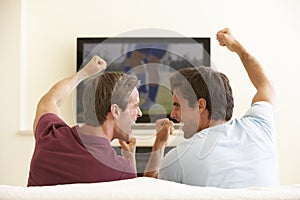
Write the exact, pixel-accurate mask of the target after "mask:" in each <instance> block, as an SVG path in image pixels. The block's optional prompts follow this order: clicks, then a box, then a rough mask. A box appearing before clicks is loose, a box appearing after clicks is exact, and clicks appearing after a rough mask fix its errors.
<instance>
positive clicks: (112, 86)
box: [82, 72, 140, 126]
mask: <svg viewBox="0 0 300 200" xmlns="http://www.w3.org/2000/svg"><path fill="white" fill-rule="evenodd" d="M139 85H140V82H139V80H138V79H137V78H136V77H135V76H132V75H127V74H123V73H118V72H106V73H104V74H102V75H100V76H98V77H96V78H93V79H90V80H88V82H87V84H86V88H85V90H84V93H83V97H82V104H83V120H84V123H86V124H89V125H91V126H99V125H102V124H103V123H104V122H105V120H106V116H107V114H108V113H109V112H110V107H111V105H112V104H117V105H118V106H119V107H120V108H121V109H122V110H123V111H124V110H126V108H127V106H128V102H129V97H130V95H131V93H132V91H133V89H134V88H135V87H138V86H139Z"/></svg>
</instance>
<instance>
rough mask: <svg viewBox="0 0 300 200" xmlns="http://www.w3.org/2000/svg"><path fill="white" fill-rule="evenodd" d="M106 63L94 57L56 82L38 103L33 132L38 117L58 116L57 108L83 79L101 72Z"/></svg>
mask: <svg viewBox="0 0 300 200" xmlns="http://www.w3.org/2000/svg"><path fill="white" fill-rule="evenodd" d="M105 68H106V63H105V61H104V60H102V59H101V58H100V57H98V56H94V57H93V58H92V59H91V60H90V61H89V62H88V64H87V65H86V66H85V67H84V68H82V69H81V70H80V71H78V72H77V73H75V74H73V75H72V76H69V77H67V78H65V79H63V80H61V81H59V82H57V83H56V84H55V85H54V86H53V87H52V88H51V89H50V90H49V91H48V92H47V93H46V94H45V95H44V96H43V97H42V98H41V100H40V101H39V103H38V105H37V110H36V114H35V119H34V123H33V132H34V133H35V129H36V126H37V123H38V121H39V119H40V117H41V116H42V115H43V114H46V113H54V114H57V115H59V107H60V106H61V105H62V103H63V102H64V101H65V100H66V99H67V97H68V96H69V95H70V94H71V92H72V91H73V90H74V88H75V87H76V86H77V85H78V84H79V83H80V82H81V81H83V80H84V79H86V78H89V77H91V76H92V75H95V74H97V73H98V72H101V71H103V70H104V69H105Z"/></svg>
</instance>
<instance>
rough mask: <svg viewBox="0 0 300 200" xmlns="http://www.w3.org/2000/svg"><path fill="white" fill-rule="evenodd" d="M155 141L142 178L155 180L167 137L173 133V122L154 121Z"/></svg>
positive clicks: (165, 120) (166, 120)
mask: <svg viewBox="0 0 300 200" xmlns="http://www.w3.org/2000/svg"><path fill="white" fill-rule="evenodd" d="M156 132H157V134H156V139H155V142H154V145H153V147H152V152H151V155H150V158H149V161H148V163H147V166H146V168H145V171H144V176H146V177H152V178H157V177H158V171H159V168H160V165H161V160H162V158H163V156H164V152H165V147H166V146H167V143H168V139H169V135H171V134H172V132H173V122H172V121H170V120H168V119H160V120H157V121H156Z"/></svg>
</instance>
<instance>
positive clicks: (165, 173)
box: [158, 147, 183, 183]
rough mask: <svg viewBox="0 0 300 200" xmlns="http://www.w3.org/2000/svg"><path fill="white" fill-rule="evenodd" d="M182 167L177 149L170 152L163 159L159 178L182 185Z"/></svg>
mask: <svg viewBox="0 0 300 200" xmlns="http://www.w3.org/2000/svg"><path fill="white" fill-rule="evenodd" d="M182 174H183V173H182V167H181V165H180V159H179V156H178V153H177V148H176V147H175V148H173V149H172V150H170V151H169V152H168V153H167V154H166V156H165V157H164V158H163V160H162V163H161V167H160V169H159V172H158V178H159V179H162V180H168V181H173V182H177V183H182V181H183V176H182Z"/></svg>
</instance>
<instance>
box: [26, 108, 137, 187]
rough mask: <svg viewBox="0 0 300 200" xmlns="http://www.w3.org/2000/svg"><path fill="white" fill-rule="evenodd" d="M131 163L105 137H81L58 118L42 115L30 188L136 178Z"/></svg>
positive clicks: (33, 159) (30, 176)
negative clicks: (118, 153)
mask: <svg viewBox="0 0 300 200" xmlns="http://www.w3.org/2000/svg"><path fill="white" fill-rule="evenodd" d="M135 177H136V173H135V170H134V169H133V167H132V165H131V164H130V162H129V160H126V159H124V158H122V157H121V156H119V155H117V154H116V151H115V150H114V149H113V148H112V147H111V145H110V142H109V141H108V140H107V139H106V138H104V137H96V136H90V135H86V134H83V133H80V131H79V128H78V126H74V127H72V128H71V127H69V126H68V125H67V124H66V123H65V122H64V121H62V120H61V119H60V118H59V117H58V116H57V115H55V114H53V113H47V114H45V115H43V116H42V117H41V118H40V120H39V122H38V124H37V127H36V133H35V149H34V153H33V156H32V159H31V164H30V172H29V178H28V184H27V185H28V186H41V185H57V184H71V183H93V182H104V181H114V180H121V179H129V178H135Z"/></svg>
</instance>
